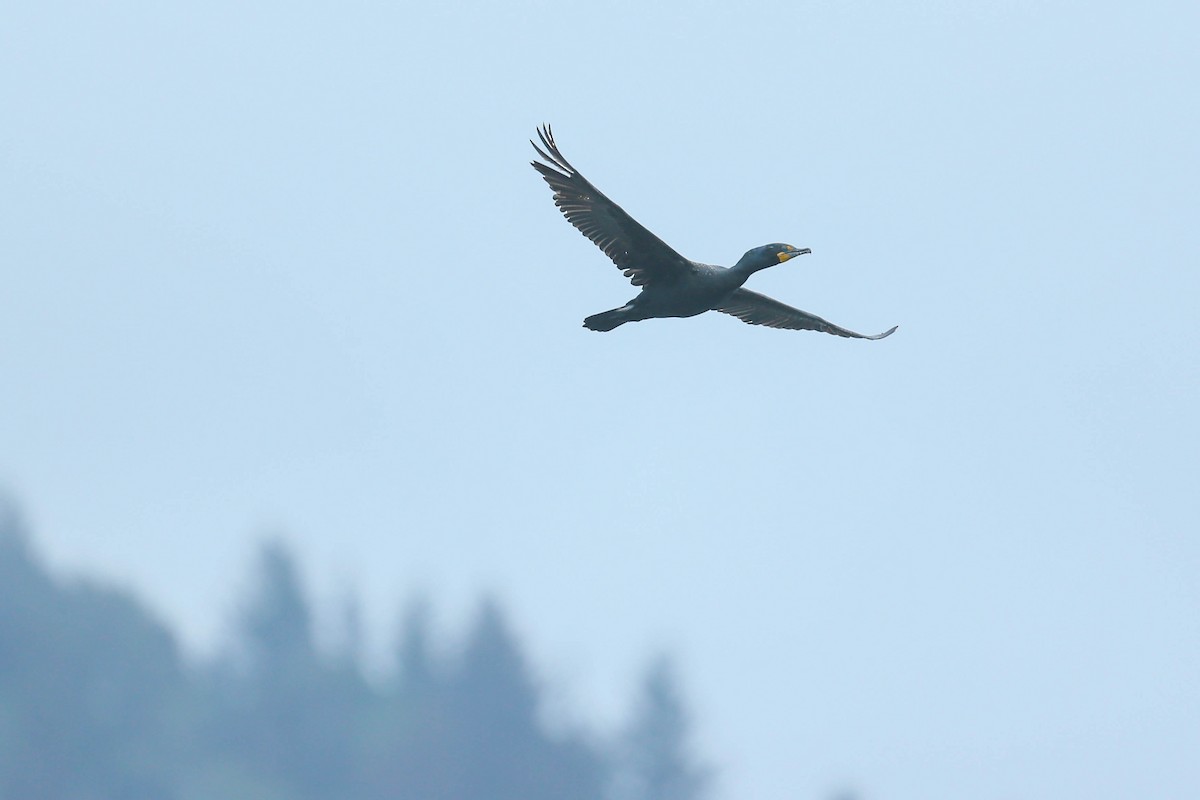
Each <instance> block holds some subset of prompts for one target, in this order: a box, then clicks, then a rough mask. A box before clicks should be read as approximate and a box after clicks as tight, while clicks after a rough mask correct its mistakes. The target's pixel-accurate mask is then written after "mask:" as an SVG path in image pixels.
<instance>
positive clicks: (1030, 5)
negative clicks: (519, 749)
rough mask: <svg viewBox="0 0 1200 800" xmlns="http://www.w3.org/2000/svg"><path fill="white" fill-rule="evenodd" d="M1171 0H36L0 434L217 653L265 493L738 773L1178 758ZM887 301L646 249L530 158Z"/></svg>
mask: <svg viewBox="0 0 1200 800" xmlns="http://www.w3.org/2000/svg"><path fill="white" fill-rule="evenodd" d="M1198 38H1200V5H1197V4H1196V3H1195V2H1184V1H1182V0H1181V2H1178V3H1123V4H1116V3H1104V2H1101V3H1096V2H1077V3H1075V2H1019V1H1018V2H1003V3H966V2H955V3H949V2H946V3H942V2H935V1H934V0H930V1H929V2H914V3H865V2H813V3H778V4H774V3H766V4H757V5H755V6H753V7H751V8H747V7H746V4H744V3H725V4H712V3H664V4H659V5H657V6H654V7H651V8H647V4H644V3H640V2H639V3H634V2H626V3H612V4H602V3H589V4H569V3H529V2H514V3H505V4H478V5H472V4H467V5H466V6H462V5H458V6H455V10H450V9H449V8H448V6H447V8H443V7H442V6H441V5H435V4H428V5H422V6H417V5H412V4H405V3H395V2H393V3H384V2H350V3H327V4H314V3H295V2H289V3H284V2H259V3H242V2H236V3H235V2H226V1H224V0H206V1H205V2H202V3H201V2H176V3H169V4H154V3H142V2H131V1H128V0H126V1H124V2H122V1H120V0H118V1H117V2H109V3H90V2H89V3H84V2H79V3H72V2H53V1H52V0H51V1H43V2H17V3H7V4H5V5H4V8H3V10H2V11H0V109H3V114H2V116H3V124H0V270H2V271H0V275H2V276H3V291H0V370H2V373H0V376H2V377H0V483H2V484H3V485H5V486H7V487H8V489H9V490H10V491H11V492H12V493H13V494H14V495H15V496H16V497H18V498H19V499H20V501H21V502H22V504H23V506H24V510H25V513H26V516H27V517H28V518H29V521H30V524H31V527H32V529H33V531H34V533H35V536H36V540H37V543H38V545H39V546H40V547H41V548H42V550H43V551H44V552H46V553H47V554H48V555H49V557H50V558H51V559H52V561H53V562H54V563H55V564H56V565H57V566H58V567H59V568H61V569H63V570H65V571H67V572H72V573H74V572H84V573H87V574H93V575H101V576H105V577H107V578H110V579H115V580H119V581H121V582H126V583H128V584H129V585H131V586H133V587H135V588H136V589H137V590H138V591H139V592H140V593H142V594H143V595H144V596H145V597H147V599H148V600H149V601H150V602H151V603H152V604H153V605H154V607H156V608H158V609H160V610H161V611H162V612H163V613H164V614H165V615H166V617H167V618H168V619H169V621H171V622H172V623H173V624H175V625H177V626H179V627H180V628H181V629H182V630H183V631H184V632H185V634H186V637H187V641H188V643H189V645H190V646H191V647H192V648H193V649H195V650H197V651H199V652H206V651H209V650H211V648H213V647H214V646H216V644H217V643H219V642H220V641H221V637H222V636H223V635H224V634H225V632H226V631H227V629H228V622H229V616H230V614H231V613H232V609H233V607H234V605H235V604H236V601H237V598H238V597H239V593H240V592H241V591H242V590H244V588H245V586H246V582H247V580H248V579H247V573H248V569H249V561H250V557H251V555H252V553H253V552H254V549H255V546H256V543H257V542H258V541H260V540H261V537H262V536H264V535H267V534H270V533H276V532H281V533H282V534H283V535H284V536H285V537H286V539H287V540H288V541H289V542H291V543H292V544H293V545H294V546H295V548H296V551H297V553H298V555H299V556H300V558H301V559H302V561H303V564H304V566H305V569H306V574H307V575H308V577H309V579H310V581H311V584H312V585H313V587H314V590H315V592H316V593H317V595H318V597H319V598H321V600H322V602H324V603H333V602H335V601H336V600H337V599H338V598H339V597H341V596H342V594H343V593H344V592H345V591H347V589H348V587H350V586H357V587H360V589H361V592H362V596H363V600H364V602H365V603H366V606H367V613H368V618H369V620H370V622H371V624H372V627H373V631H374V634H375V639H376V641H377V643H378V647H379V649H382V648H383V647H384V646H385V643H386V642H387V641H389V639H390V638H391V634H392V633H393V630H394V627H395V624H396V617H397V612H398V610H399V607H400V605H401V604H402V603H403V602H404V601H405V600H406V599H407V598H409V597H411V596H412V595H413V594H414V593H417V592H426V593H428V595H429V596H430V598H431V599H432V601H433V602H434V603H435V605H436V606H437V607H438V608H439V609H440V610H441V620H442V624H443V625H444V627H445V629H446V630H447V631H449V632H451V633H454V632H457V631H460V630H461V629H462V625H463V623H464V620H465V615H466V614H468V613H469V611H470V609H471V608H472V605H473V603H474V602H475V601H476V599H477V598H478V596H479V594H480V593H481V592H484V591H489V590H490V591H494V592H496V593H497V594H498V595H499V596H500V597H501V598H503V600H504V602H505V604H506V606H507V608H508V609H509V610H510V611H511V613H512V617H513V621H514V623H515V625H516V627H517V628H518V630H519V631H520V632H521V634H522V635H523V636H525V637H526V639H527V641H528V644H529V647H530V649H531V651H532V653H533V656H534V659H535V661H536V663H537V665H538V666H539V667H540V668H541V669H542V677H543V678H544V679H545V680H546V682H547V684H548V685H549V687H550V690H551V693H552V695H553V696H554V697H556V698H558V699H559V700H560V701H561V706H562V707H565V708H566V709H567V713H568V714H569V715H571V716H572V717H574V718H577V719H586V720H599V721H602V722H603V723H604V724H606V725H611V724H613V723H614V722H616V721H617V720H619V719H620V718H621V715H622V714H623V713H624V710H625V707H626V704H627V702H628V700H629V699H630V697H631V695H632V687H633V683H634V681H635V679H636V677H637V675H638V674H639V672H640V671H641V670H642V668H643V667H644V665H645V664H646V662H647V660H648V659H649V658H650V656H651V655H652V654H653V653H654V652H655V651H656V650H657V649H658V648H666V649H668V650H669V651H671V652H673V653H675V654H676V655H677V656H678V658H679V662H680V668H681V673H682V675H683V677H684V679H685V684H686V685H685V689H686V691H687V693H688V695H689V697H690V698H691V701H692V706H693V708H694V711H695V714H696V722H697V726H698V727H697V735H698V744H699V745H700V747H701V748H702V750H703V752H704V753H705V754H706V755H707V756H709V757H710V758H711V759H712V760H713V761H714V762H716V764H717V765H718V766H719V767H721V770H722V782H721V785H720V788H721V797H722V798H730V799H732V798H755V799H756V800H784V799H785V798H787V799H789V800H790V799H792V798H818V797H821V796H822V795H824V794H827V793H828V792H829V791H832V790H835V789H837V788H839V787H843V786H848V785H849V786H854V787H856V788H857V789H858V790H859V791H860V794H861V795H862V796H863V797H864V798H867V799H868V800H875V799H878V800H929V799H930V798H948V799H949V798H964V797H969V798H972V800H1012V798H1022V800H1031V799H1036V798H1054V799H1055V800H1061V799H1062V798H1081V799H1082V798H1087V800H1106V799H1108V798H1112V799H1113V800H1117V799H1118V798H1119V799H1120V800H1127V798H1130V797H1145V798H1195V797H1197V796H1200V760H1198V759H1197V758H1196V754H1197V753H1200V681H1198V680H1197V676H1198V675H1200V583H1198V581H1197V574H1198V570H1200V541H1198V536H1197V527H1198V526H1197V522H1196V520H1197V512H1198V510H1200V509H1198V506H1200V500H1198V499H1197V498H1198V497H1200V492H1198V491H1197V484H1198V481H1197V453H1198V451H1200V423H1198V421H1197V409H1198V408H1200V346H1198V345H1200V341H1198V338H1200V337H1198V335H1197V328H1198V327H1200V324H1198V323H1197V320H1196V305H1197V298H1198V297H1200V278H1198V277H1197V265H1198V263H1200V244H1198V238H1197V221H1198V220H1200V202H1198V196H1200V194H1198V189H1197V186H1198V185H1200V149H1198V148H1197V142H1198V141H1200V103H1197V85H1198V84H1200V55H1198V48H1197V46H1196V42H1197V40H1198ZM543 121H549V122H552V123H553V124H554V126H555V132H556V134H557V137H558V140H559V145H560V146H561V147H562V149H563V151H564V153H565V154H566V155H567V157H568V158H570V159H572V160H573V161H574V162H575V164H576V166H578V167H579V168H580V169H581V170H583V172H584V173H585V174H586V175H587V176H588V177H589V178H591V179H592V180H593V181H594V182H595V183H597V184H598V185H599V186H600V188H601V189H603V190H604V191H606V192H607V193H608V194H609V195H610V196H611V197H613V198H614V199H615V200H616V201H617V202H619V203H621V204H622V205H623V206H624V207H625V208H626V209H627V210H628V211H630V212H631V213H633V214H634V215H635V216H636V217H637V218H638V219H640V220H641V221H642V222H643V223H644V224H646V225H647V226H648V227H649V228H650V229H651V230H653V231H654V232H656V233H657V234H658V235H659V236H661V237H662V238H663V239H665V240H666V241H667V242H669V243H670V244H672V245H673V246H674V247H675V248H676V249H678V250H679V251H680V252H682V253H683V254H684V255H687V256H689V257H692V258H696V259H698V260H701V261H708V262H712V263H723V264H731V263H733V262H734V261H736V260H737V258H738V257H739V256H740V255H741V254H742V253H743V252H744V251H745V250H747V249H748V248H750V247H753V246H756V245H759V244H763V243H765V242H771V241H785V242H790V243H792V244H795V245H797V246H801V247H804V246H807V247H811V248H812V249H813V254H812V255H810V256H805V257H804V258H802V259H797V260H795V261H792V262H789V263H788V264H786V265H784V266H782V267H779V268H777V269H773V270H769V271H767V272H764V273H760V274H759V275H756V276H755V277H754V278H753V279H752V281H751V284H750V285H751V288H754V289H756V290H758V291H763V292H766V293H768V294H771V295H773V296H775V297H778V298H779V299H781V300H783V301H784V302H788V303H791V304H794V305H797V306H799V307H801V308H804V309H806V310H809V311H812V312H814V313H817V314H820V315H822V316H825V317H827V318H829V319H831V320H832V321H834V322H837V323H838V324H841V325H844V326H847V327H850V328H853V329H855V330H861V331H865V332H875V331H880V330H884V329H886V328H887V327H890V326H891V325H893V324H899V325H900V330H899V331H898V332H897V334H896V335H894V336H892V337H891V338H889V339H887V340H885V341H880V342H863V341H850V340H844V339H838V338H835V337H831V336H823V335H818V334H815V333H797V332H788V331H776V330H768V329H764V328H757V327H751V326H747V325H743V324H741V323H739V322H737V321H736V320H734V319H732V318H730V317H726V316H724V315H717V314H710V315H705V316H703V317H699V318H696V319H691V320H684V321H678V320H670V321H650V322H645V323H640V324H636V325H627V326H625V327H622V328H620V329H619V330H617V331H615V332H613V333H610V334H603V335H602V334H597V333H592V332H589V331H586V330H584V329H583V328H581V327H580V322H581V320H582V319H583V317H584V316H586V315H588V314H591V313H595V312H597V311H602V310H604V309H608V308H612V307H614V306H617V305H620V304H621V303H623V302H624V301H625V300H627V299H629V298H630V297H632V296H633V294H634V291H635V290H634V289H633V288H631V287H630V286H629V285H628V283H627V282H626V281H625V280H624V279H623V278H622V277H621V275H620V273H619V272H618V271H617V270H616V269H615V268H614V267H613V266H612V265H611V263H610V262H608V261H607V259H605V257H604V256H603V254H601V253H600V252H599V251H598V250H597V249H596V248H594V247H593V246H592V245H591V244H589V243H588V242H587V241H586V240H584V239H583V237H581V236H580V235H579V234H578V233H577V232H575V231H574V230H572V229H571V228H570V226H569V225H568V224H567V223H566V222H565V221H564V220H563V219H562V218H561V217H560V216H559V214H558V212H557V211H556V210H555V209H554V207H553V205H552V203H551V201H550V193H549V190H548V189H547V187H546V186H545V185H544V184H543V183H542V181H541V180H540V179H539V178H538V176H537V175H536V173H535V172H534V171H533V170H532V169H530V168H529V166H528V164H527V161H528V159H529V157H530V156H531V155H532V151H531V149H530V148H529V145H528V143H527V141H526V140H527V139H528V138H529V137H530V136H532V135H533V133H534V128H535V125H536V124H538V123H540V122H543Z"/></svg>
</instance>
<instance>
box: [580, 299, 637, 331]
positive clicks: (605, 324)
mask: <svg viewBox="0 0 1200 800" xmlns="http://www.w3.org/2000/svg"><path fill="white" fill-rule="evenodd" d="M628 311H629V306H627V305H625V306H621V307H620V308H614V309H613V310H611V311H601V312H600V313H599V314H592V315H591V316H590V317H588V318H587V319H585V320H584V321H583V327H585V328H587V329H588V330H593V331H611V330H612V329H613V328H615V327H617V326H618V325H624V324H625V323H626V322H629V321H630V320H629V316H628Z"/></svg>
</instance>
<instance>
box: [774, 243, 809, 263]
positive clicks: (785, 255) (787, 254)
mask: <svg viewBox="0 0 1200 800" xmlns="http://www.w3.org/2000/svg"><path fill="white" fill-rule="evenodd" d="M811 252H812V248H809V247H801V248H800V249H799V250H784V251H783V252H782V253H780V254H779V263H780V264H782V263H783V262H785V261H787V260H788V259H791V258H795V257H796V256H803V255H808V254H809V253H811Z"/></svg>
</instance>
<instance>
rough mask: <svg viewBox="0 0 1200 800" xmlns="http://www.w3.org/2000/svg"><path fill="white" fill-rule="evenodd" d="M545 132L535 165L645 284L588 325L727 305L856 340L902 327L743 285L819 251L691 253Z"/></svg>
mask: <svg viewBox="0 0 1200 800" xmlns="http://www.w3.org/2000/svg"><path fill="white" fill-rule="evenodd" d="M538 138H540V139H541V140H542V145H543V146H544V147H545V148H546V149H545V150H543V149H542V148H541V147H538V146H537V145H536V144H534V142H533V141H532V140H530V142H529V143H530V144H532V145H533V149H534V150H536V151H537V153H538V155H539V156H541V157H542V158H543V159H544V160H545V161H546V162H548V163H546V164H541V163H538V162H537V161H531V162H529V163H531V164H532V165H533V167H534V169H536V170H537V171H538V172H540V173H541V174H542V177H543V178H545V180H546V183H548V184H550V188H551V189H553V190H554V204H555V205H556V206H558V208H559V210H560V211H562V213H563V215H564V216H565V217H566V218H567V220H568V221H570V223H571V224H572V225H574V226H575V227H576V228H578V229H579V230H580V232H582V233H583V235H584V236H586V237H588V238H589V239H591V240H592V241H593V242H595V244H596V246H597V247H599V248H600V249H601V250H603V251H604V254H605V255H606V256H608V257H609V258H611V259H612V260H613V263H615V264H616V265H617V266H618V267H620V268H621V269H622V270H624V272H625V277H627V278H629V279H630V282H631V283H633V285H634V286H640V287H642V291H641V293H640V294H639V295H638V296H637V297H635V298H633V299H632V300H630V301H629V302H628V303H626V304H625V305H623V306H621V307H620V308H614V309H613V310H611V311H604V312H601V313H599V314H593V315H592V316H590V317H588V318H587V319H585V320H584V321H583V326H584V327H585V328H589V329H591V330H593V331H611V330H612V329H613V328H615V327H617V326H618V325H624V324H625V323H626V322H639V321H641V320H643V319H652V318H655V317H694V316H696V315H697V314H703V313H704V312H705V311H720V312H722V313H725V314H729V315H731V316H734V317H737V318H738V319H740V320H741V321H742V322H748V323H750V324H751V325H766V326H767V327H769V328H789V329H791V330H803V331H823V332H824V333H832V334H834V335H835V336H846V337H850V338H854V339H882V338H883V337H885V336H890V335H891V334H892V333H894V332H895V330H896V328H895V327H893V328H891V329H890V330H887V331H884V332H883V333H880V334H876V335H875V336H867V335H865V334H861V333H855V332H854V331H850V330H846V329H845V328H840V327H838V326H837V325H834V324H833V323H832V322H826V321H825V320H823V319H821V318H820V317H818V316H814V315H813V314H809V313H808V312H807V311H801V310H800V309H798V308H792V307H791V306H788V305H784V304H783V303H781V302H779V301H778V300H772V299H771V298H770V297H767V296H766V295H761V294H758V293H757V292H752V291H750V290H749V289H743V288H741V286H742V284H743V283H745V282H746V279H747V278H749V277H750V276H751V275H753V274H754V273H755V272H758V271H759V270H760V269H766V268H767V267H773V266H775V265H776V264H782V263H783V262H784V261H787V260H789V259H791V258H795V257H796V256H802V255H804V254H805V253H810V252H812V251H811V250H809V249H808V248H807V247H804V248H798V247H793V246H792V245H790V244H778V243H776V244H767V245H763V246H762V247H756V248H754V249H753V250H749V251H747V252H746V255H744V256H742V257H741V259H739V260H738V262H737V263H736V264H734V265H733V266H732V267H728V268H726V267H717V266H714V265H712V264H700V263H698V262H696V261H690V260H688V259H686V258H684V257H683V256H681V255H679V253H676V252H675V251H674V250H673V249H671V247H669V246H668V245H667V244H666V243H665V242H664V241H663V240H662V239H659V238H658V237H657V236H655V235H654V234H653V233H651V232H650V231H648V230H646V229H645V228H643V227H642V226H641V224H639V223H638V221H637V220H635V219H634V218H633V217H631V216H629V215H628V214H626V213H625V211H624V210H623V209H622V208H621V207H620V206H619V205H617V204H616V203H614V202H613V201H612V200H609V199H608V198H607V197H605V196H604V193H603V192H601V191H600V190H599V189H597V188H596V187H595V186H593V185H592V184H591V182H590V181H589V180H588V179H587V178H585V177H583V176H582V175H580V174H579V171H578V170H576V169H575V168H574V167H573V166H571V163H570V162H569V161H567V159H565V158H563V154H562V153H560V152H559V151H558V147H557V146H556V145H555V144H554V134H553V133H551V131H550V126H549V125H544V126H542V127H541V128H539V129H538ZM897 327H898V326H897Z"/></svg>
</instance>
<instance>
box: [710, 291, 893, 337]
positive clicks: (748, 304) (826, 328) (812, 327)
mask: <svg viewBox="0 0 1200 800" xmlns="http://www.w3.org/2000/svg"><path fill="white" fill-rule="evenodd" d="M716 310H717V311H721V312H723V313H725V314H729V315H731V316H734V317H737V318H738V319H740V320H741V321H742V322H748V323H750V324H751V325H766V326H767V327H768V328H787V329H788V330H793V331H820V332H821V333H832V334H833V335H834V336H845V337H846V338H848V339H882V338H883V337H885V336H891V335H892V334H893V333H895V332H896V328H898V327H900V326H899V325H896V326H893V327H892V328H890V329H889V330H886V331H884V332H883V333H877V334H875V335H874V336H867V335H866V334H864V333H855V332H854V331H848V330H846V329H845V328H839V327H838V326H837V325H834V324H833V323H832V322H828V321H826V320H823V319H821V318H820V317H818V316H816V315H815V314H809V313H808V312H807V311H801V310H800V309H798V308H792V307H791V306H789V305H785V304H784V303H781V302H779V301H778V300H774V299H772V298H770V297H767V296H766V295H765V294H759V293H758V292H752V291H750V290H749V289H738V290H736V291H735V292H734V293H733V294H731V295H729V298H728V299H727V300H726V301H725V302H723V303H721V305H719V306H717V308H716Z"/></svg>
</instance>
